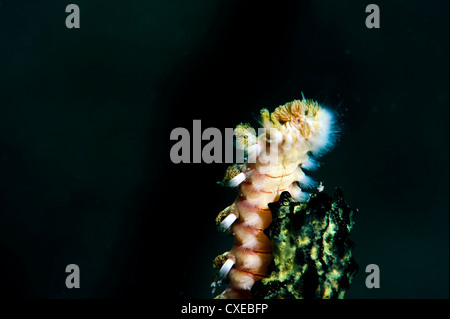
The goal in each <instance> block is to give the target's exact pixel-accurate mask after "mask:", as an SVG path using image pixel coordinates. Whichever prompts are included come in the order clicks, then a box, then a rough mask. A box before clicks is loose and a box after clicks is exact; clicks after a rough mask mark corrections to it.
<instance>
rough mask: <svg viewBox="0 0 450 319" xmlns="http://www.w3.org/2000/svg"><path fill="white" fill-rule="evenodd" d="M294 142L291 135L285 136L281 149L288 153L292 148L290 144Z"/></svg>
mask: <svg viewBox="0 0 450 319" xmlns="http://www.w3.org/2000/svg"><path fill="white" fill-rule="evenodd" d="M293 141H294V139H293V138H292V135H291V134H287V135H286V138H285V139H284V143H283V149H284V150H285V151H288V150H290V149H291V148H292V142H293Z"/></svg>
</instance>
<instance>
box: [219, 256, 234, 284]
mask: <svg viewBox="0 0 450 319" xmlns="http://www.w3.org/2000/svg"><path fill="white" fill-rule="evenodd" d="M233 266H234V261H233V259H231V258H228V259H227V261H226V262H225V263H224V264H223V266H222V267H221V268H220V270H219V279H220V280H222V279H224V278H225V277H226V276H227V275H228V273H229V272H230V270H231V268H233Z"/></svg>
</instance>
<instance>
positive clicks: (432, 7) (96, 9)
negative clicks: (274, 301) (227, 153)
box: [0, 0, 449, 299]
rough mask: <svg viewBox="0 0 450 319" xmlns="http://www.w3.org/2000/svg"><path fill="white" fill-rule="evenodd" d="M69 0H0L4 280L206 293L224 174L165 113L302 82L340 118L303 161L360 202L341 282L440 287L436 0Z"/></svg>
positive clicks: (444, 141) (442, 58)
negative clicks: (373, 279)
mask: <svg viewBox="0 0 450 319" xmlns="http://www.w3.org/2000/svg"><path fill="white" fill-rule="evenodd" d="M69 3H72V2H67V3H66V2H65V1H56V0H53V1H50V0H48V1H31V0H28V1H26V0H14V1H12V0H10V1H8V0H2V1H0V252H1V262H0V283H1V285H2V294H3V295H4V296H6V297H27V298H109V297H126V298H139V297H142V298H147V297H153V298H165V299H172V298H173V299H179V298H210V297H211V293H210V291H211V289H210V287H209V284H210V283H211V282H212V281H213V279H214V272H213V269H212V259H213V258H214V257H215V256H216V255H218V254H220V253H222V252H224V251H226V250H228V249H229V248H230V247H231V245H232V239H231V238H230V237H227V236H225V235H224V234H220V233H219V232H218V231H217V230H216V228H215V225H214V219H215V216H216V214H217V213H218V212H219V211H220V210H222V209H223V208H225V207H226V206H228V205H229V204H230V203H231V202H232V201H233V200H234V196H235V195H236V194H235V193H234V192H233V191H232V190H229V189H224V188H222V187H220V186H219V185H217V184H216V181H218V180H220V179H221V178H222V174H223V172H224V171H225V169H226V167H227V165H226V164H204V163H203V164H177V165H176V164H173V163H171V161H170V157H169V152H170V148H171V146H172V145H173V144H174V142H173V141H170V139H169V136H170V132H171V131H172V130H173V129H174V128H176V127H185V128H187V129H189V130H190V131H192V120H194V119H200V120H201V121H202V127H203V128H207V127H217V128H219V129H221V130H222V131H223V132H224V129H225V128H226V127H234V126H235V125H237V124H238V123H240V122H242V121H249V122H251V123H252V124H254V125H257V122H256V119H257V114H258V112H259V109H260V108H262V107H267V108H269V109H273V108H275V107H276V106H278V105H280V104H284V103H285V102H288V101H291V100H293V99H298V98H301V92H303V93H304V94H305V96H306V97H307V98H313V99H316V100H317V101H319V103H321V104H323V105H325V106H327V107H329V108H331V109H333V110H335V112H336V114H337V118H338V121H339V123H340V127H341V138H340V141H339V142H338V144H337V146H336V147H335V149H334V150H333V151H332V152H330V153H329V154H327V155H326V156H325V157H324V158H322V160H321V162H322V167H321V168H320V169H319V170H318V171H317V172H314V174H313V176H314V177H315V178H316V179H318V180H322V181H324V184H325V191H328V192H332V191H333V189H334V187H336V186H339V185H340V186H342V187H343V188H344V193H345V196H346V200H347V202H348V203H349V204H350V205H351V206H352V207H355V208H358V209H359V212H360V214H359V216H358V217H357V219H356V226H355V228H354V231H353V233H352V239H353V241H354V242H355V245H356V246H355V249H354V257H355V259H356V261H357V262H358V263H359V264H360V271H359V273H358V275H357V276H356V278H355V281H354V283H353V285H352V287H351V289H350V290H349V292H348V293H347V298H448V293H449V292H448V281H449V280H448V270H449V266H448V261H449V248H448V239H449V238H448V227H449V225H448V212H449V209H448V161H449V159H448V41H449V39H448V1H444V0H442V1H437V0H436V1H386V0H384V1H377V2H375V3H377V4H378V5H379V6H380V10H381V28H380V29H367V28H366V26H365V19H366V16H367V13H365V8H366V5H367V4H369V3H371V2H368V1H348V0H344V1H332V0H322V1H312V0H305V1H272V2H261V1H237V0H236V1H198V0H190V1H182V0H170V1H163V0H155V1H135V0H131V1H118V0H114V1H113V0H111V1H106V0H98V1H86V0H84V1H83V0H78V1H74V3H76V4H77V5H79V7H80V10H81V28H80V29H78V30H75V29H67V28H66V27H65V18H66V16H67V13H65V7H66V5H68V4H69ZM71 263H75V264H77V265H79V267H80V269H81V288H80V289H72V290H69V289H67V288H66V287H65V284H64V282H65V278H66V276H67V274H66V273H65V267H66V266H67V265H68V264H71ZM371 263H375V264H377V265H378V266H379V267H380V269H381V288H380V289H372V290H370V289H367V288H366V287H365V284H364V280H365V276H366V274H365V272H364V270H365V266H366V265H368V264H371Z"/></svg>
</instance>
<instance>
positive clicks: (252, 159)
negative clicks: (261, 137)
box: [247, 144, 262, 164]
mask: <svg viewBox="0 0 450 319" xmlns="http://www.w3.org/2000/svg"><path fill="white" fill-rule="evenodd" d="M261 151H262V147H261V145H259V144H253V145H252V146H249V148H248V149H247V162H248V163H253V164H254V163H256V159H257V158H258V156H259V154H260V153H261Z"/></svg>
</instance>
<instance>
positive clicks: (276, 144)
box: [218, 99, 332, 299]
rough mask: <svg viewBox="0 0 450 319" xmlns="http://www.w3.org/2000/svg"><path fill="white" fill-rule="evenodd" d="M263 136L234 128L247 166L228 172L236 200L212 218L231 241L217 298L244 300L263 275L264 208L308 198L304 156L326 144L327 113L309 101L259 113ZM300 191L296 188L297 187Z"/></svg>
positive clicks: (266, 259)
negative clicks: (284, 197) (284, 199)
mask: <svg viewBox="0 0 450 319" xmlns="http://www.w3.org/2000/svg"><path fill="white" fill-rule="evenodd" d="M261 116H262V125H263V128H264V130H263V132H262V133H261V134H259V136H256V134H255V131H254V130H253V129H252V128H251V127H249V126H248V125H245V124H241V125H239V126H238V127H237V128H236V136H237V139H238V140H237V144H238V146H241V147H243V148H244V149H245V150H246V151H247V156H248V161H247V163H246V164H244V165H242V166H236V165H235V166H232V167H230V168H229V169H228V171H227V174H226V178H225V182H226V183H228V185H230V186H237V188H238V197H237V198H236V200H235V201H234V203H233V204H232V205H230V206H229V207H227V208H226V209H225V210H224V211H222V212H221V213H220V214H219V216H218V223H220V226H221V227H222V228H225V229H227V228H229V229H230V231H231V233H232V234H233V235H234V245H233V247H232V249H231V251H230V252H228V253H225V254H223V255H221V260H222V261H223V262H224V263H223V266H222V268H221V270H220V276H222V277H225V276H226V275H227V276H228V279H229V282H230V285H229V287H228V288H227V289H226V290H225V291H224V292H222V294H220V295H219V296H218V298H226V299H228V298H232V299H235V298H250V297H251V293H250V290H251V288H252V286H253V284H254V283H255V281H257V280H261V279H262V278H264V277H265V276H266V275H267V267H268V266H269V264H270V262H271V260H272V243H271V241H270V239H269V238H268V237H267V236H266V235H265V234H264V230H265V229H266V228H267V227H268V226H269V225H270V223H271V222H272V214H271V212H270V209H269V207H268V204H269V203H271V202H275V201H277V200H278V198H279V196H280V194H281V192H283V191H288V192H289V193H290V194H291V195H292V196H293V197H294V198H296V199H297V200H298V201H304V200H305V199H306V198H307V196H308V194H307V193H304V192H302V190H301V188H300V186H301V187H311V186H312V185H313V184H314V183H313V182H312V181H311V180H310V179H309V178H308V177H307V176H306V175H305V173H304V172H303V170H302V167H308V168H312V166H314V164H313V162H312V161H311V160H310V158H309V155H310V154H311V153H312V154H315V155H319V153H321V152H322V151H323V150H325V149H327V148H328V147H329V146H330V144H331V142H330V136H331V133H332V131H331V127H332V117H331V113H329V112H328V111H327V110H325V109H323V108H321V107H320V106H319V105H318V104H317V103H316V102H314V101H310V100H305V99H303V100H301V101H299V100H296V101H293V102H290V103H287V104H285V105H283V106H280V107H278V108H277V109H276V110H275V111H274V112H273V113H272V114H270V113H269V112H268V111H267V110H266V109H263V110H262V111H261ZM299 185H300V186H299Z"/></svg>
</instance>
